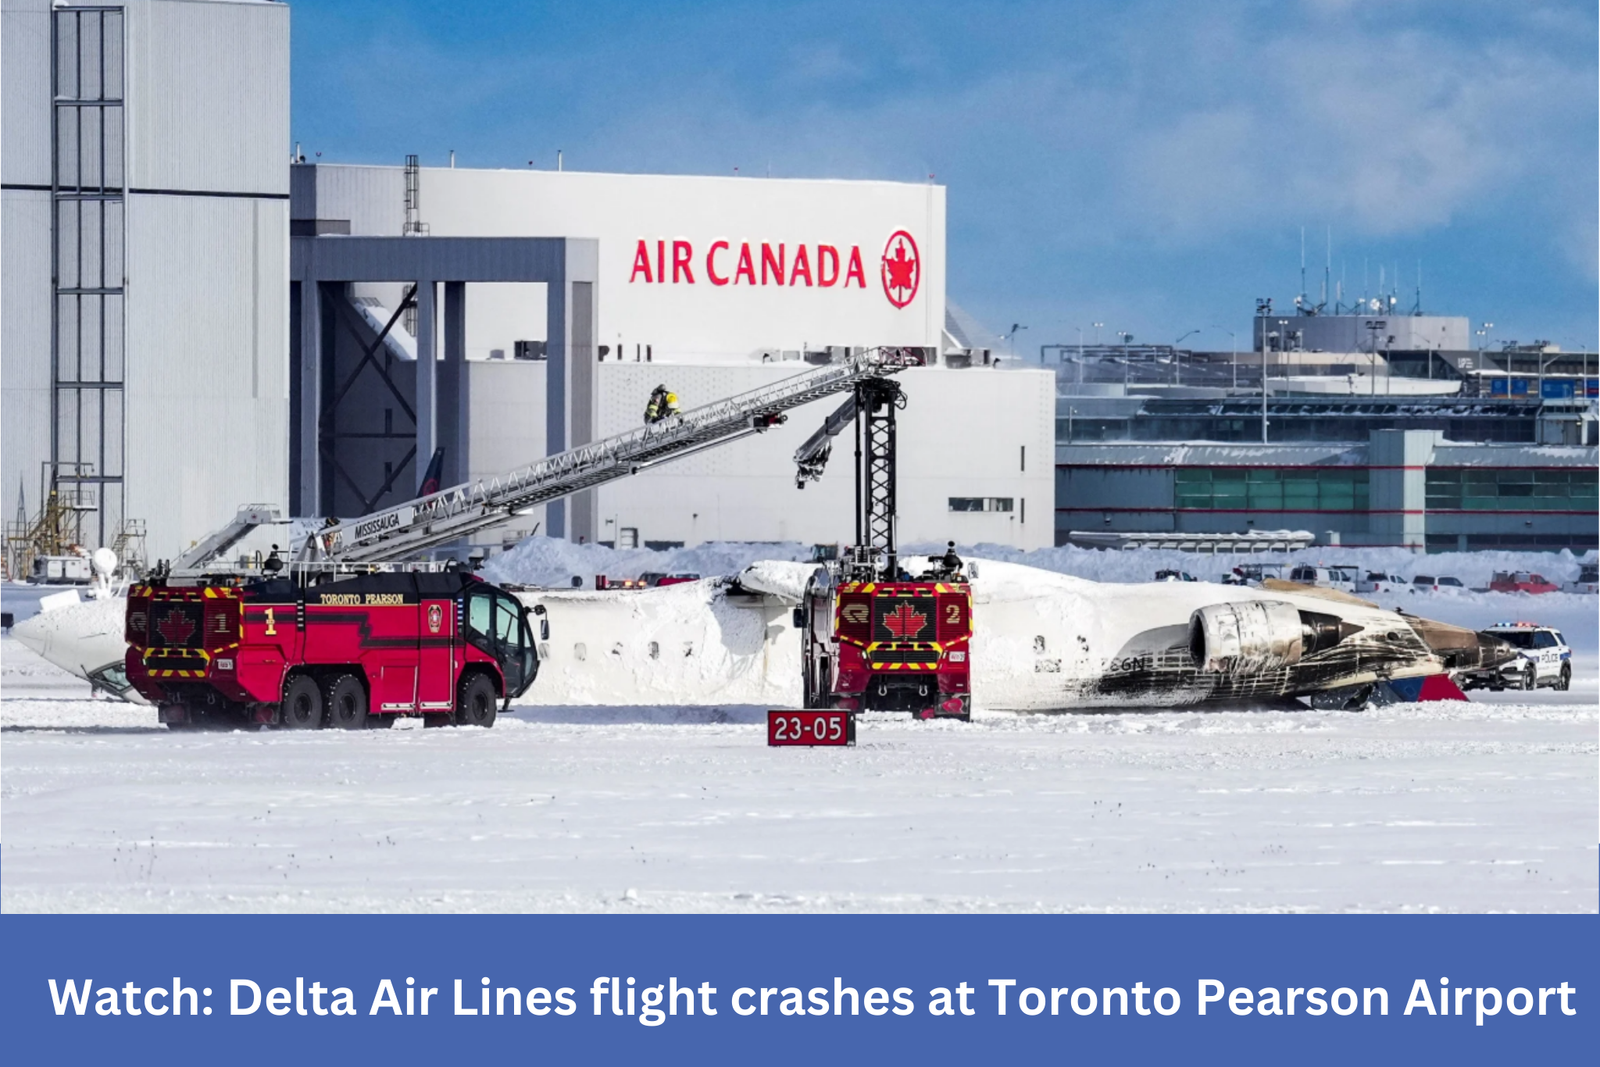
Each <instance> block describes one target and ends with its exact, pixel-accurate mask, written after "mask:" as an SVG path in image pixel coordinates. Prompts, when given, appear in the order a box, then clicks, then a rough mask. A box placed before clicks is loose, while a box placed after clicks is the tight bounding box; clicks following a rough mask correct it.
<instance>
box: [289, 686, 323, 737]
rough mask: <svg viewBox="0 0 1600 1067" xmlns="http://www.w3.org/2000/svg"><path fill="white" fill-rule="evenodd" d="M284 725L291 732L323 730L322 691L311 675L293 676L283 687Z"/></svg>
mask: <svg viewBox="0 0 1600 1067" xmlns="http://www.w3.org/2000/svg"><path fill="white" fill-rule="evenodd" d="M283 725H284V727H285V728H286V729H289V730H320V729H322V689H321V688H320V687H319V686H318V685H317V680H316V679H315V678H313V677H311V675H309V674H296V675H293V676H291V677H290V678H289V681H288V683H287V684H286V685H285V686H284V687H283Z"/></svg>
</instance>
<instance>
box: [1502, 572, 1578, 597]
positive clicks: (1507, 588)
mask: <svg viewBox="0 0 1600 1067" xmlns="http://www.w3.org/2000/svg"><path fill="white" fill-rule="evenodd" d="M1560 589H1561V587H1560V586H1558V585H1556V583H1555V582H1552V581H1551V580H1550V579H1548V578H1546V577H1545V576H1544V575H1542V574H1534V573H1533V572H1532V571H1495V573H1494V580H1493V581H1491V582H1490V583H1489V591H1490V592H1492V593H1556V592H1559V591H1560Z"/></svg>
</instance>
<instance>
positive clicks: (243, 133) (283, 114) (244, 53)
mask: <svg viewBox="0 0 1600 1067" xmlns="http://www.w3.org/2000/svg"><path fill="white" fill-rule="evenodd" d="M127 18H128V59H129V72H128V106H129V119H130V121H129V131H128V132H129V142H128V167H129V170H128V174H129V185H130V186H131V187H132V188H134V189H182V190H208V191H218V192H231V193H273V194H277V195H280V196H286V195H288V192H289V168H288V166H287V165H286V161H287V159H288V155H289V150H290V143H289V9H288V7H287V6H286V5H283V4H235V3H217V2H213V3H204V4H196V3H188V2H182V0H177V2H175V0H130V2H129V3H128V4H127Z"/></svg>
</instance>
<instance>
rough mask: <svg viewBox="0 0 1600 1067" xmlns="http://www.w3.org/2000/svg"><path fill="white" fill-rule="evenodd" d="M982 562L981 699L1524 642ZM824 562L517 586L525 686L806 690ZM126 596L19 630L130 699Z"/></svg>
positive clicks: (1489, 658) (976, 643)
mask: <svg viewBox="0 0 1600 1067" xmlns="http://www.w3.org/2000/svg"><path fill="white" fill-rule="evenodd" d="M976 564H977V566H976V567H975V568H974V570H975V572H976V573H975V574H974V576H973V578H972V591H973V597H974V608H973V618H974V622H975V627H974V633H973V639H972V648H971V655H972V688H973V698H974V704H975V706H976V707H977V708H978V709H979V710H980V711H982V710H989V711H1017V712H1050V711H1075V710H1081V709H1092V708H1125V709H1138V708H1172V707H1227V706H1241V705H1258V706H1259V705H1261V704H1263V703H1269V702H1272V701H1275V700H1280V699H1285V698H1294V699H1299V700H1302V701H1305V702H1307V703H1311V704H1313V705H1314V706H1321V707H1336V708H1337V707H1349V708H1359V707H1362V706H1365V705H1366V704H1367V703H1369V702H1370V701H1373V700H1382V699H1385V698H1387V699H1391V700H1395V699H1405V700H1413V699H1418V698H1419V697H1420V698H1422V699H1428V698H1456V699H1462V697H1461V694H1460V691H1459V690H1458V689H1456V688H1455V686H1454V684H1453V683H1452V682H1450V681H1449V679H1450V676H1451V675H1452V674H1453V673H1454V672H1456V671H1462V670H1469V669H1481V668H1485V667H1492V666H1496V665H1498V664H1500V663H1503V662H1507V661H1509V660H1510V659H1511V658H1513V657H1514V656H1515V654H1516V653H1515V650H1514V649H1512V648H1511V647H1510V646H1509V645H1506V644H1504V643H1503V642H1500V641H1498V640H1496V639H1494V638H1493V637H1489V636H1486V635H1483V634H1479V633H1477V632H1474V631H1472V630H1468V629H1465V628H1462V627H1457V626H1451V625H1447V624H1444V623H1439V622H1434V621H1431V620H1427V619H1422V618H1418V617H1416V616H1414V615H1409V614H1403V613H1400V612H1395V611H1387V610H1384V609H1382V608H1380V607H1378V606H1377V605H1375V604H1372V603H1370V602H1368V601H1364V600H1361V599H1358V598H1356V597H1353V596H1349V595H1347V594H1343V593H1338V592H1333V591H1330V590H1325V589H1316V588H1311V587H1308V586H1301V585H1295V584H1291V583H1288V582H1276V581H1268V582H1267V583H1265V584H1264V585H1263V586H1262V587H1260V588H1248V587H1239V586H1223V585H1212V584H1208V583H1191V582H1153V583H1146V584H1134V585H1120V584H1110V583H1103V582H1094V581H1089V580H1086V579H1082V578H1074V577H1071V576H1068V575H1063V574H1058V573H1055V572H1053V571H1045V570H1040V569H1037V568H1033V567H1027V566H1022V565H1020V564H1012V563H1002V562H998V561H992V560H979V561H976ZM821 573H822V574H825V572H821ZM818 578H819V570H818V568H816V567H815V566H813V565H810V564H804V563H790V562H779V561H773V562H762V563H757V564H754V565H752V566H751V567H749V568H746V570H745V571H743V572H741V573H740V574H739V575H737V576H734V577H731V578H711V579H704V580H701V581H698V582H693V583H685V584H683V585H677V586H671V587H667V588H659V589H643V590H618V591H580V590H527V591H524V592H521V593H519V594H518V595H519V596H520V597H521V598H522V599H523V600H524V601H525V602H526V603H528V604H529V605H539V606H543V607H544V608H545V610H546V612H547V616H548V618H549V621H550V630H551V635H552V636H551V638H550V639H549V640H548V641H545V642H541V647H540V658H541V661H542V663H543V667H542V668H541V673H540V676H539V680H538V682H537V684H535V685H534V687H533V688H532V689H531V690H530V691H529V692H528V694H527V695H526V697H524V698H523V699H524V702H527V703H534V704H542V705H567V706H574V705H577V706H581V705H601V706H605V705H609V706H626V705H642V704H648V705H687V706H705V705H715V704H771V705H772V706H785V705H787V706H798V705H799V703H800V701H801V693H800V687H801V682H800V679H801V662H800V660H801V646H800V637H799V631H798V630H797V629H796V628H795V625H794V619H793V615H792V612H791V610H790V609H791V608H793V607H794V606H795V605H797V604H799V603H801V601H802V600H803V599H804V598H806V597H807V596H808V594H809V593H814V592H815V590H816V583H817V581H818ZM247 595H248V594H247ZM125 605H126V600H125V599H123V598H122V597H120V596H116V595H114V594H112V593H110V592H107V591H102V593H101V595H100V596H98V597H91V598H90V599H88V600H85V601H82V602H79V603H70V604H65V605H62V606H56V607H54V608H53V610H45V611H41V613H40V614H39V615H37V616H34V617H33V618H31V619H27V620H25V621H23V622H22V623H19V624H18V625H17V626H16V627H15V630H14V633H15V635H16V637H17V639H18V640H19V641H21V642H22V643H23V644H24V645H26V646H27V647H29V648H31V649H33V650H34V651H36V652H38V653H39V654H40V655H41V656H43V657H44V658H45V659H46V660H48V661H49V662H51V663H53V664H55V665H57V666H59V667H62V668H63V669H65V670H67V671H69V672H71V673H73V674H75V675H77V676H79V677H81V678H85V679H86V680H88V681H90V682H91V683H92V684H93V685H94V686H95V688H96V689H98V690H100V691H103V692H106V693H108V694H111V695H114V696H121V697H123V698H124V699H130V700H136V699H138V698H137V695H136V694H134V693H133V692H132V691H131V690H130V689H128V687H127V682H126V676H125V674H124V672H123V656H124V653H125V650H126V645H125V644H124V642H123V638H122V634H123V614H124V611H125ZM663 650H666V654H663ZM1418 680H1421V681H1422V682H1423V683H1424V684H1422V685H1418V684H1417V681H1418Z"/></svg>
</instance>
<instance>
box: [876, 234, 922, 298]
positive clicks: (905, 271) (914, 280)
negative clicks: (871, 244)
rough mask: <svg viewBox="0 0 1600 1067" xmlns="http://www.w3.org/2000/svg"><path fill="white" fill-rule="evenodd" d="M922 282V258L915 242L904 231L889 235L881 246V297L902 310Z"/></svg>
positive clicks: (914, 296) (913, 296) (914, 295)
mask: <svg viewBox="0 0 1600 1067" xmlns="http://www.w3.org/2000/svg"><path fill="white" fill-rule="evenodd" d="M921 282H922V256H921V255H920V254H919V253H918V252H917V242H916V241H915V240H913V239H912V236H911V235H910V234H909V233H907V232H906V231H904V230H896V231H895V232H894V233H892V234H890V235H889V241H888V243H887V244H885V245H884V246H883V295H884V296H886V297H888V298H889V303H891V304H893V305H894V306H895V307H897V308H903V307H905V306H906V305H907V304H909V303H911V301H912V300H913V299H915V298H916V295H917V286H918V285H920V284H921Z"/></svg>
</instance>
